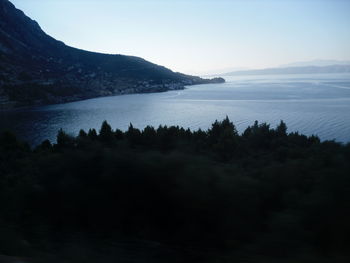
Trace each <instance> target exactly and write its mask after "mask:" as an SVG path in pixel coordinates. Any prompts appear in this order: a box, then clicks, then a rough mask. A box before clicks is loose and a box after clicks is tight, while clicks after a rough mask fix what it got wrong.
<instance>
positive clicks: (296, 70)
mask: <svg viewBox="0 0 350 263" xmlns="http://www.w3.org/2000/svg"><path fill="white" fill-rule="evenodd" d="M317 73H350V65H330V66H302V67H279V68H266V69H255V70H254V69H252V70H240V71H233V72H228V73H224V74H221V75H222V76H249V75H273V74H277V75H278V74H317Z"/></svg>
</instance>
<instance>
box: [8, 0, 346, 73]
mask: <svg viewBox="0 0 350 263" xmlns="http://www.w3.org/2000/svg"><path fill="white" fill-rule="evenodd" d="M11 2H12V3H13V4H14V5H15V6H16V7H17V8H19V9H21V10H22V11H24V12H25V14H26V15H28V16H29V17H31V18H32V19H34V20H36V21H37V22H38V23H39V24H40V26H41V27H42V28H43V30H44V31H45V32H46V33H47V34H49V35H51V36H52V37H54V38H56V39H58V40H61V41H63V42H64V43H66V44H67V45H70V46H73V47H77V48H81V49H85V50H90V51H96V52H103V53H112V54H125V55H133V56H139V57H142V58H144V59H146V60H149V61H151V62H154V63H157V64H160V65H163V66H166V67H168V68H170V69H172V70H174V71H180V72H184V73H190V74H208V73H214V72H225V71H230V70H232V69H257V68H268V67H277V66H280V65H283V64H289V63H294V62H299V61H310V60H319V59H321V60H323V59H325V60H328V59H331V60H350V48H349V47H350V34H349V33H348V29H349V28H350V17H349V16H348V13H349V11H350V1H346V0H306V1H301V0H297V1H290V0H287V1H276V0H267V1H255V0H251V1H224V0H221V1H220V0H219V1H209V0H204V1H199V0H189V1H183V0H177V1H176V0H175V1H160V0H152V1H146V0H131V1H110V0H104V1H103V0H100V1H97V0H88V1H86V0H85V1H83V0H69V1H68V0H45V1H44V0H11Z"/></svg>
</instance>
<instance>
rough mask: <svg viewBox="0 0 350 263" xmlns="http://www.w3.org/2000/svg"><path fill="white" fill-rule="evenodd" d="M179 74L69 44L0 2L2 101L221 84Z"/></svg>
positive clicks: (7, 103)
mask: <svg viewBox="0 0 350 263" xmlns="http://www.w3.org/2000/svg"><path fill="white" fill-rule="evenodd" d="M222 81H224V80H223V79H213V80H205V79H201V78H199V77H195V76H188V75H184V74H180V73H175V72H173V71H171V70H169V69H167V68H165V67H162V66H159V65H156V64H153V63H150V62H148V61H146V60H144V59H142V58H138V57H132V56H124V55H108V54H100V53H94V52H88V51H84V50H79V49H76V48H72V47H69V46H66V45H65V44H64V43H62V42H60V41H57V40H55V39H54V38H52V37H50V36H48V35H47V34H46V33H45V32H43V31H42V29H41V28H40V26H39V24H38V23H37V22H35V21H33V20H31V19H30V18H29V17H27V16H26V15H25V14H24V13H23V12H22V11H20V10H18V9H16V8H15V6H14V5H13V4H11V3H10V2H9V1H7V0H0V105H2V106H3V107H9V106H11V105H14V106H16V105H30V104H40V103H57V102H63V101H71V100H77V99H83V98H91V97H98V96H107V95H118V94H125V93H137V92H140V93H143V92H159V91H166V90H171V89H182V88H184V86H185V85H193V84H202V83H211V82H222Z"/></svg>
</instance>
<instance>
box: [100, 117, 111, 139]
mask: <svg viewBox="0 0 350 263" xmlns="http://www.w3.org/2000/svg"><path fill="white" fill-rule="evenodd" d="M100 139H101V140H102V141H106V142H107V141H111V140H112V139H113V131H112V127H111V126H110V125H109V124H108V123H107V121H103V123H102V125H101V129H100Z"/></svg>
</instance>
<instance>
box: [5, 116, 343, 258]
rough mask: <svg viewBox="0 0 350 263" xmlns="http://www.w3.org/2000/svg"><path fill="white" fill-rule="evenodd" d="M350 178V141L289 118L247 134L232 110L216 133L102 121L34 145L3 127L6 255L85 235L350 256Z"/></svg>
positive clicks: (263, 252) (267, 253) (261, 252)
mask: <svg viewBox="0 0 350 263" xmlns="http://www.w3.org/2000/svg"><path fill="white" fill-rule="evenodd" d="M349 176H350V145H349V144H347V145H342V144H339V143H336V142H334V141H325V142H321V141H320V140H319V138H318V137H316V136H311V137H307V136H304V135H301V134H298V133H289V134H288V133H287V126H286V124H285V123H284V122H282V121H281V123H280V124H279V125H278V126H277V127H276V128H271V127H270V126H269V125H268V124H266V123H262V124H259V123H258V122H255V123H254V124H253V125H252V126H250V127H248V128H247V129H246V130H245V131H244V132H243V133H242V134H241V135H239V134H238V132H237V130H236V128H235V126H234V125H233V124H232V123H231V122H230V120H229V119H228V118H226V119H224V120H223V121H216V122H215V123H213V124H212V127H211V128H210V129H208V130H207V131H203V130H197V131H191V130H189V129H187V130H186V129H183V128H180V127H174V126H172V127H167V126H160V127H158V128H153V127H146V128H145V129H143V130H139V129H136V128H134V127H133V126H132V125H131V124H130V127H129V129H128V130H127V131H125V132H123V131H121V130H118V129H117V130H113V129H112V127H111V126H110V125H109V124H108V123H107V122H103V124H102V126H101V128H100V130H99V131H96V130H94V129H91V130H89V131H83V130H81V131H80V133H79V135H78V136H77V137H72V136H70V135H68V134H66V133H65V132H64V131H63V130H60V131H59V132H58V135H57V143H55V144H51V143H50V142H49V141H44V142H43V143H42V144H41V145H39V146H38V147H36V148H35V149H31V148H30V147H29V146H28V145H27V144H25V143H21V142H19V141H18V140H17V139H16V137H15V136H14V135H12V134H11V133H3V134H1V136H0V207H1V208H0V209H1V213H0V230H1V231H3V233H5V234H3V235H2V236H0V254H1V253H7V254H11V253H19V252H18V251H22V250H23V251H24V252H23V253H24V254H25V251H26V248H27V247H26V245H24V244H23V242H22V241H21V240H30V242H33V243H35V244H41V245H43V244H45V243H48V242H50V241H52V239H54V238H58V236H63V235H65V234H69V233H85V234H86V235H92V236H101V237H104V238H112V239H113V238H126V237H133V238H138V239H145V240H157V241H160V242H164V243H167V244H173V245H177V246H186V247H187V246H191V247H199V248H203V249H207V248H215V249H224V250H225V251H231V252H232V253H235V251H236V252H237V251H244V252H242V253H247V254H250V255H257V256H261V257H275V258H279V257H280V258H285V257H288V258H295V259H302V258H303V257H304V256H305V257H306V256H308V257H310V258H318V259H327V258H330V259H333V258H338V259H339V258H340V259H344V258H346V257H347V256H348V255H349V252H348V248H349V247H350V238H349V237H350V223H349V222H350V178H349ZM10 237H11V238H10ZM9 240H10V241H9ZM38 246H40V245H38ZM16 251H17V252H16ZM215 262H226V261H224V260H222V261H215ZM227 262H231V261H229V260H228V261H227ZM305 262H306V261H305ZM318 262H319V261H318ZM339 262H341V261H339Z"/></svg>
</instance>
